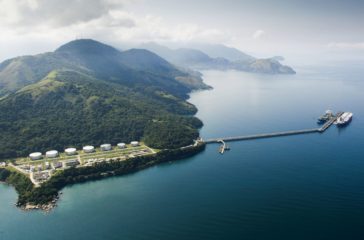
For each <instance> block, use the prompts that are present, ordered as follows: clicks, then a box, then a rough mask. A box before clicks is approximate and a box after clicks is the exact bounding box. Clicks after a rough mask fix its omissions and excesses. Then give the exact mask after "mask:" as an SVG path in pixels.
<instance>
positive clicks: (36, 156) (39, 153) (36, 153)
mask: <svg viewBox="0 0 364 240" xmlns="http://www.w3.org/2000/svg"><path fill="white" fill-rule="evenodd" d="M41 156H42V153H41V152H34V153H31V154H29V157H31V158H39V157H41Z"/></svg>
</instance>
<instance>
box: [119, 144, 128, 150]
mask: <svg viewBox="0 0 364 240" xmlns="http://www.w3.org/2000/svg"><path fill="white" fill-rule="evenodd" d="M118 148H120V149H123V148H126V144H125V143H118Z"/></svg>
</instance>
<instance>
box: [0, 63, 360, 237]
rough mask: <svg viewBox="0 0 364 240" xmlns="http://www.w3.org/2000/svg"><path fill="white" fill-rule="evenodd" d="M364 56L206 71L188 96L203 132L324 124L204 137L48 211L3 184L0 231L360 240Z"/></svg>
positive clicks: (73, 192) (86, 186)
mask: <svg viewBox="0 0 364 240" xmlns="http://www.w3.org/2000/svg"><path fill="white" fill-rule="evenodd" d="M363 66H364V63H363V62H358V61H356V62H326V63H320V64H315V65H312V66H309V65H306V66H296V67H295V70H296V71H297V74H296V75H264V74H252V73H244V72H237V71H203V78H204V81H205V82H206V83H207V84H208V85H210V86H212V87H213V90H209V91H197V92H193V93H192V94H191V97H190V99H189V101H190V102H191V103H193V104H195V105H196V106H197V108H198V113H197V117H198V118H200V119H201V120H202V121H203V122H204V127H203V128H202V129H201V136H202V137H203V138H204V139H208V138H220V137H227V136H240V135H248V134H258V133H270V132H277V131H287V130H299V129H306V128H315V127H317V123H316V120H317V118H318V117H319V116H320V115H322V114H323V113H324V112H325V111H326V110H327V109H331V110H333V111H334V112H338V111H350V112H353V114H354V117H353V120H352V122H351V123H350V124H349V125H348V126H346V127H344V128H338V127H337V126H335V125H333V126H331V127H330V128H329V129H328V130H327V131H326V132H324V133H322V134H320V133H313V134H306V135H296V136H286V137H276V138H268V139H257V140H248V141H240V142H231V143H228V145H229V147H230V151H227V152H225V153H224V154H223V155H222V154H219V153H218V148H219V145H218V144H209V145H208V146H207V148H206V150H205V151H204V152H202V153H200V154H198V155H196V156H194V157H191V158H188V159H184V160H181V161H176V162H171V163H165V164H161V165H158V166H154V167H151V168H149V169H146V170H143V171H140V172H137V173H133V174H129V175H126V176H120V177H112V178H108V179H104V180H100V181H93V182H87V183H83V184H76V185H73V186H69V187H66V188H65V189H63V191H62V192H63V194H62V195H61V198H60V201H59V202H58V206H57V208H55V209H54V210H53V211H51V212H49V213H45V212H41V211H31V212H24V211H22V210H20V209H18V208H16V207H15V206H14V203H15V202H16V199H17V194H16V192H15V190H14V188H13V187H11V186H7V185H4V184H0V240H29V239H34V240H43V239H44V240H53V239H54V240H61V239H62V240H63V239H68V240H76V239H77V240H79V239H87V240H114V239H115V240H120V239H128V240H129V239H131V240H133V239H136V240H139V239H140V240H142V239H145V240H147V239H148V240H149V239H153V240H154V239H155V240H164V239H165V240H174V239H176V240H185V239H209V240H214V239H216V240H220V239H221V240H225V239H246V240H250V239H252V240H253V239H254V240H261V239H262V240H263V239H264V240H268V239H269V240H272V239H279V240H285V239H289V240H293V239H294V240H300V239H304V240H307V239H310V240H316V239H330V240H335V239H340V240H342V239H364V67H363Z"/></svg>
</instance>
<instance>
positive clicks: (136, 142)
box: [130, 141, 139, 147]
mask: <svg viewBox="0 0 364 240" xmlns="http://www.w3.org/2000/svg"><path fill="white" fill-rule="evenodd" d="M130 145H131V146H132V147H137V146H139V142H138V141H132V142H131V143H130Z"/></svg>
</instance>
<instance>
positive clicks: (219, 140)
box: [203, 112, 343, 144]
mask: <svg viewBox="0 0 364 240" xmlns="http://www.w3.org/2000/svg"><path fill="white" fill-rule="evenodd" d="M342 114H343V112H339V113H337V114H336V115H335V116H334V117H332V118H331V119H330V120H328V121H327V122H326V123H325V124H324V125H322V127H319V128H311V129H303V130H293V131H284V132H275V133H263V134H254V135H245V136H230V137H222V138H211V139H207V140H203V142H204V143H206V144H209V143H223V144H225V142H232V141H244V140H254V139H260V138H273V137H283V136H291V135H300V134H309V133H323V132H325V131H326V130H327V129H328V128H329V127H330V126H331V125H332V124H334V122H335V121H336V120H337V119H338V118H339V117H340V116H341V115H342Z"/></svg>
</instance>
